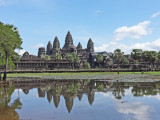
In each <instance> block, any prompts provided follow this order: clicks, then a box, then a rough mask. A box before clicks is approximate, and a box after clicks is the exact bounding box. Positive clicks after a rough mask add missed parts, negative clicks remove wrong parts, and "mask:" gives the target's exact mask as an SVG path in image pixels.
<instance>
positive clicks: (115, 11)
mask: <svg viewBox="0 0 160 120" xmlns="http://www.w3.org/2000/svg"><path fill="white" fill-rule="evenodd" d="M0 22H3V23H5V24H13V25H14V26H16V27H17V28H18V30H19V33H20V36H21V38H22V40H23V43H22V47H23V50H18V52H19V54H23V53H24V52H25V51H28V52H29V53H30V54H34V55H37V53H38V48H39V47H45V48H46V45H47V43H48V41H51V43H52V44H53V41H54V38H55V36H57V37H58V39H59V41H60V46H61V47H63V45H64V42H65V37H66V34H67V32H68V31H70V33H71V34H72V38H73V41H74V45H75V46H77V44H78V42H81V44H82V47H83V48H86V47H87V42H88V40H89V38H91V39H92V41H93V42H94V47H95V51H107V52H113V51H114V50H115V49H117V48H119V49H121V50H122V51H123V52H125V53H126V54H128V53H130V52H131V51H132V49H143V50H156V51H160V0H0Z"/></svg>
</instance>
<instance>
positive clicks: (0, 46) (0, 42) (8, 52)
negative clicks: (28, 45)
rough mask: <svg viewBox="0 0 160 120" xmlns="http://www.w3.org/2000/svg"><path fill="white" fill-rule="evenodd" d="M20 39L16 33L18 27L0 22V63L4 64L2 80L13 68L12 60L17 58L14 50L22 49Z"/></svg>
mask: <svg viewBox="0 0 160 120" xmlns="http://www.w3.org/2000/svg"><path fill="white" fill-rule="evenodd" d="M21 44H22V39H21V37H20V35H19V33H18V29H17V28H16V27H14V26H13V25H9V24H3V23H1V22H0V53H1V57H2V58H1V59H0V61H1V62H0V63H3V65H4V67H5V68H4V76H3V80H6V78H7V71H8V68H9V69H14V67H15V66H14V64H13V61H17V60H19V57H20V56H19V55H18V54H17V53H16V52H15V49H22V47H21Z"/></svg>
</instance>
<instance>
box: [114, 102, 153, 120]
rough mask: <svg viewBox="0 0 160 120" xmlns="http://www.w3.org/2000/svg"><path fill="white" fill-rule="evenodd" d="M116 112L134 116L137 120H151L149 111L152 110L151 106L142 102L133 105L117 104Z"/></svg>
mask: <svg viewBox="0 0 160 120" xmlns="http://www.w3.org/2000/svg"><path fill="white" fill-rule="evenodd" d="M116 110H117V111H118V112H120V113H123V114H127V115H129V114H133V117H134V119H136V120H149V110H152V109H151V107H150V106H149V105H143V104H142V103H141V102H132V103H130V104H129V103H123V104H122V103H117V108H116Z"/></svg>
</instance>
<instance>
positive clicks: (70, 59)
mask: <svg viewBox="0 0 160 120" xmlns="http://www.w3.org/2000/svg"><path fill="white" fill-rule="evenodd" d="M67 60H68V62H69V63H70V69H71V64H72V63H73V61H74V58H73V56H72V55H71V54H68V55H67Z"/></svg>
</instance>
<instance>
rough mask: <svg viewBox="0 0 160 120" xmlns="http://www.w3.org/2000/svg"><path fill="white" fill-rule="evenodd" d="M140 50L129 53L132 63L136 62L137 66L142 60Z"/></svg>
mask: <svg viewBox="0 0 160 120" xmlns="http://www.w3.org/2000/svg"><path fill="white" fill-rule="evenodd" d="M142 53H143V51H142V49H133V50H132V52H131V57H132V58H133V59H134V61H136V62H137V61H138V62H137V64H138V65H139V61H140V60H141V58H142Z"/></svg>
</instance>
